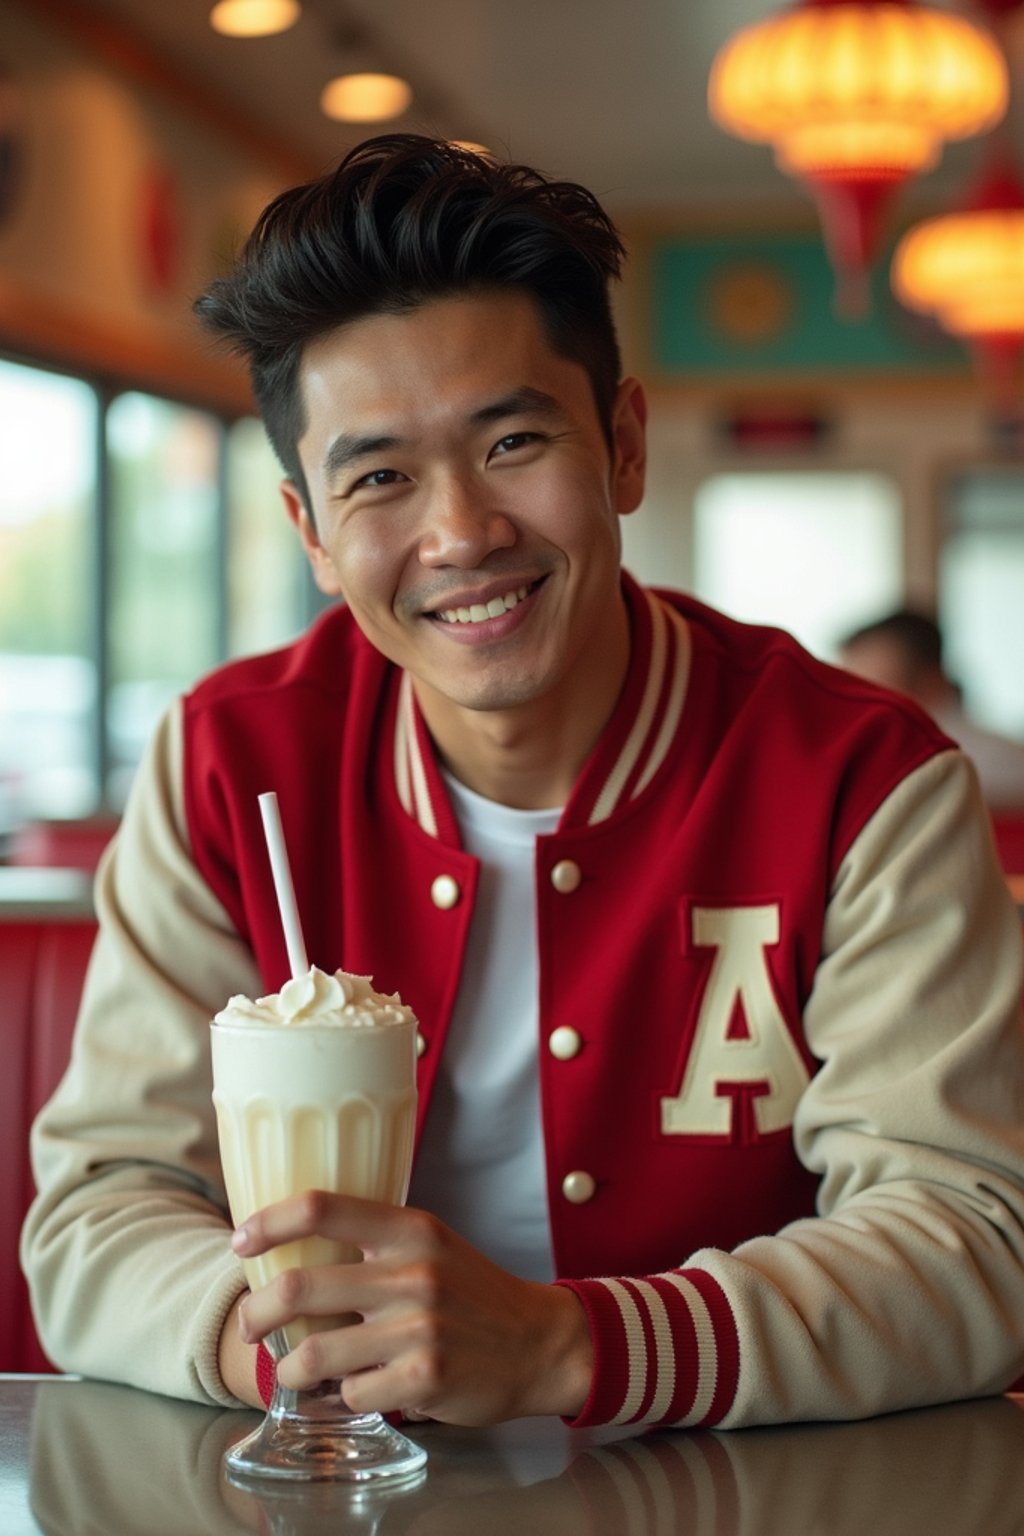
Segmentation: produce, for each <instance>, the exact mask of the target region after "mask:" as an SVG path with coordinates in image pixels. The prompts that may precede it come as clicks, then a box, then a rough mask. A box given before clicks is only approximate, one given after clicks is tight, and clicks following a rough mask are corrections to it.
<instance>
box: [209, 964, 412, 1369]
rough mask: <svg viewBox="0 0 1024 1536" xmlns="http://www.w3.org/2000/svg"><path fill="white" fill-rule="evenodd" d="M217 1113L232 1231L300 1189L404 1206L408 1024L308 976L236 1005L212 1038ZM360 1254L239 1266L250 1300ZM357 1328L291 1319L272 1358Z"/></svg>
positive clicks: (346, 985) (345, 985) (285, 1250)
mask: <svg viewBox="0 0 1024 1536" xmlns="http://www.w3.org/2000/svg"><path fill="white" fill-rule="evenodd" d="M211 1050H212V1058H213V1083H214V1089H213V1102H214V1106H215V1108H216V1112H217V1131H218V1136H219V1140H220V1153H221V1163H222V1166H223V1170H224V1183H225V1187H226V1189H227V1195H228V1203H229V1205H230V1207H231V1219H232V1221H233V1222H234V1224H235V1225H236V1226H240V1225H241V1223H242V1222H244V1221H245V1219H246V1218H247V1217H248V1216H250V1215H251V1214H252V1212H253V1211H256V1210H259V1209H260V1208H261V1207H262V1206H265V1205H270V1204H272V1203H273V1202H274V1201H277V1200H284V1199H286V1198H287V1197H288V1196H291V1195H297V1194H301V1193H302V1192H303V1191H304V1190H307V1189H324V1190H329V1191H331V1192H333V1193H336V1194H345V1195H359V1196H361V1197H363V1198H364V1199H368V1200H382V1201H387V1202H389V1203H391V1204H394V1205H401V1204H402V1203H403V1202H404V1200H405V1197H406V1194H407V1191H408V1187H409V1175H410V1169H411V1164H412V1146H413V1130H414V1126H415V1119H416V1018H415V1015H414V1014H413V1012H412V1010H411V1009H410V1008H407V1007H405V1006H404V1005H403V1004H402V1002H401V1001H400V1000H399V998H398V997H397V996H392V997H388V996H384V995H382V994H381V993H379V992H376V991H375V990H374V988H373V986H372V985H371V983H370V981H369V980H368V979H367V978H366V977H364V976H350V975H348V974H347V973H346V972H344V971H337V972H336V973H335V974H334V975H333V976H331V975H327V974H326V973H325V972H324V971H321V970H318V969H317V968H316V967H315V966H313V967H312V968H311V969H310V970H309V972H308V974H306V975H302V976H298V977H296V978H295V979H293V980H292V981H289V982H287V983H286V984H285V986H284V987H282V989H281V991H280V992H279V993H276V994H274V995H273V996H270V997H261V998H258V999H257V1000H256V1001H255V1002H252V1001H251V1000H250V999H249V998H247V997H233V998H231V999H230V1001H229V1002H228V1005H227V1007H226V1008H224V1009H222V1011H221V1012H220V1013H218V1014H217V1015H216V1017H215V1019H214V1021H213V1025H212V1028H211ZM361 1258H362V1255H361V1253H360V1251H359V1250H358V1249H357V1248H352V1247H349V1246H347V1245H345V1244H342V1243H334V1242H331V1241H329V1240H328V1239H326V1238H321V1237H311V1238H305V1239H303V1240H301V1241H299V1242H294V1243H285V1244H282V1245H281V1246H280V1247H277V1248H273V1249H271V1250H270V1251H269V1252H268V1253H264V1254H260V1255H258V1256H257V1257H256V1258H250V1259H245V1260H243V1264H244V1269H245V1275H246V1279H247V1281H248V1283H249V1287H250V1289H253V1290H254V1289H257V1288H259V1287H261V1286H264V1285H267V1284H269V1282H270V1281H271V1280H273V1279H274V1278H275V1277H276V1276H277V1275H278V1274H280V1273H281V1271H282V1270H285V1269H292V1268H296V1267H302V1268H307V1267H310V1266H313V1265H318V1264H332V1265H334V1264H352V1263H358V1262H359V1261H360V1259H361ZM348 1321H354V1319H350V1318H346V1317H317V1318H301V1317H300V1318H296V1319H295V1320H294V1321H293V1322H292V1323H290V1324H289V1326H288V1327H287V1328H286V1329H284V1330H282V1332H283V1348H282V1341H281V1340H280V1339H278V1338H276V1337H275V1338H274V1339H273V1340H271V1341H269V1342H271V1345H272V1352H273V1353H275V1354H277V1355H280V1354H281V1353H283V1352H284V1350H285V1349H287V1350H290V1349H294V1348H295V1346H296V1345H297V1344H298V1343H299V1342H300V1340H301V1339H303V1338H305V1337H306V1335H307V1334H308V1333H312V1332H317V1331H321V1330H324V1329H329V1328H337V1327H339V1326H341V1325H342V1324H343V1323H345V1322H348Z"/></svg>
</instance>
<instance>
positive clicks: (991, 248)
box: [891, 145, 1024, 403]
mask: <svg viewBox="0 0 1024 1536" xmlns="http://www.w3.org/2000/svg"><path fill="white" fill-rule="evenodd" d="M891 278H892V287H893V292H894V293H895V294H896V297H897V298H898V299H899V300H900V302H901V303H902V304H905V305H906V306H907V307H908V308H909V309H914V310H917V311H918V312H919V313H922V314H925V315H928V316H930V317H931V318H932V319H935V320H937V321H938V323H939V324H940V325H941V326H942V328H943V329H944V330H946V331H948V332H949V333H950V334H951V335H953V336H956V337H959V338H960V339H961V340H962V341H964V342H966V343H967V344H968V345H969V346H970V347H971V348H972V349H973V351H974V354H975V357H976V359H977V362H978V367H979V370H980V372H981V374H982V377H983V379H984V380H985V382H986V384H987V385H988V388H989V390H990V391H991V393H992V394H993V395H994V396H995V397H996V399H997V400H998V401H999V402H1000V403H1008V402H1009V401H1010V400H1011V399H1012V398H1013V396H1014V394H1015V392H1016V373H1017V363H1018V359H1019V356H1020V353H1021V349H1022V347H1024V181H1022V179H1021V175H1020V173H1019V171H1018V170H1017V167H1016V165H1015V164H1014V162H1013V159H1012V156H1011V154H1010V151H1009V149H1008V148H1007V147H1006V146H1005V145H1000V146H998V147H997V148H996V150H995V151H994V153H993V155H992V157H991V158H990V160H989V163H988V165H987V167H986V169H985V170H984V172H983V173H982V176H981V177H980V179H979V180H978V182H977V184H976V185H975V186H974V187H973V189H972V190H971V191H970V192H969V193H968V196H967V198H966V199H965V201H964V204H963V206H962V207H961V208H959V209H957V210H955V211H954V212H952V213H947V214H943V215H942V216H941V217H938V218H933V219H925V220H923V221H922V222H921V223H920V224H916V225H914V226H913V227H912V228H911V229H909V230H908V231H907V233H906V234H905V235H904V236H903V238H902V239H901V240H900V241H899V243H898V245H897V246H896V250H895V252H894V253H893V259H892V273H891Z"/></svg>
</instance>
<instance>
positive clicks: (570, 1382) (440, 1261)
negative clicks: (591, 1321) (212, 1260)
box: [234, 1190, 592, 1425]
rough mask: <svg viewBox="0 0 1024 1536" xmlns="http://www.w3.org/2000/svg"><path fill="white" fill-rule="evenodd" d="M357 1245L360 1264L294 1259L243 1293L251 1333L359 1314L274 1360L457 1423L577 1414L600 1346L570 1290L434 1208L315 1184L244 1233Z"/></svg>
mask: <svg viewBox="0 0 1024 1536" xmlns="http://www.w3.org/2000/svg"><path fill="white" fill-rule="evenodd" d="M313 1236H319V1237H325V1238H328V1239H329V1240H331V1241H333V1242H341V1243H349V1244H352V1245H354V1246H356V1247H358V1248H359V1249H360V1250H361V1252H362V1254H363V1262H362V1263H361V1264H345V1265H338V1266H330V1265H322V1266H318V1267H315V1268H309V1269H290V1270H286V1271H285V1272H284V1273H283V1274H281V1275H279V1276H278V1277H277V1279H276V1280H274V1281H273V1282H272V1283H271V1284H270V1285H268V1286H264V1287H263V1289H261V1290H259V1291H255V1292H253V1293H252V1294H251V1295H250V1296H247V1297H246V1298H245V1299H244V1301H243V1302H242V1305H241V1308H240V1312H239V1327H240V1331H241V1337H242V1339H243V1340H244V1341H245V1342H246V1343H249V1344H252V1343H256V1342H257V1341H258V1340H260V1339H263V1338H266V1336H267V1335H268V1334H269V1333H272V1332H273V1331H274V1329H276V1328H281V1327H284V1326H285V1325H286V1324H288V1323H289V1322H291V1321H292V1319H294V1318H296V1317H299V1316H305V1317H311V1318H316V1317H331V1316H337V1315H338V1314H339V1313H349V1314H351V1313H356V1314H358V1316H359V1317H360V1319H361V1321H360V1322H357V1323H355V1324H353V1325H351V1326H348V1327H342V1328H332V1329H329V1330H328V1331H326V1332H323V1333H314V1334H311V1335H310V1336H309V1337H308V1338H306V1339H304V1340H303V1341H302V1343H300V1344H299V1345H298V1346H297V1347H296V1348H295V1349H293V1350H292V1352H291V1353H290V1354H289V1355H286V1356H285V1358H284V1359H283V1360H281V1361H280V1362H279V1363H278V1368H277V1374H278V1380H279V1381H280V1382H281V1383H282V1385H283V1386H287V1387H291V1388H293V1389H297V1390H305V1389H308V1388H310V1387H313V1386H315V1385H316V1384H317V1382H320V1381H325V1380H328V1379H331V1378H344V1382H345V1386H344V1397H345V1401H346V1402H347V1404H348V1406H349V1407H350V1408H351V1409H352V1411H353V1412H359V1413H368V1412H371V1411H373V1410H374V1409H376V1410H377V1411H378V1412H381V1413H391V1412H394V1411H395V1410H401V1411H402V1412H404V1413H406V1414H408V1415H410V1416H412V1417H420V1416H423V1417H428V1418H432V1419H439V1420H441V1421H442V1422H444V1423H449V1424H466V1425H469V1424H495V1423H498V1422H500V1421H502V1420H504V1419H512V1418H518V1417H521V1416H523V1415H527V1414H563V1415H566V1416H571V1415H575V1414H576V1413H577V1412H578V1411H579V1409H580V1408H581V1407H582V1406H583V1403H584V1401H585V1400H586V1396H587V1393H588V1391H589V1389H590V1376H591V1370H592V1350H591V1341H590V1331H589V1327H588V1325H587V1321H586V1317H585V1315H584V1312H583V1308H582V1307H581V1305H580V1303H579V1302H578V1301H577V1299H576V1297H575V1296H574V1295H573V1293H572V1292H571V1291H569V1290H565V1289H563V1288H562V1287H560V1286H553V1285H538V1284H535V1283H534V1282H532V1281H527V1280H520V1279H517V1278H516V1277H515V1276H514V1275H510V1274H508V1273H506V1271H505V1270H502V1269H499V1268H498V1267H497V1265H495V1264H492V1263H491V1262H490V1260H489V1259H487V1258H485V1257H484V1256H483V1254H481V1253H479V1252H477V1250H476V1249H475V1248H473V1247H471V1246H470V1244H469V1243H467V1242H465V1241H464V1240H463V1239H462V1238H460V1237H458V1236H457V1235H456V1234H455V1233H454V1232H452V1231H451V1230H450V1228H448V1227H446V1226H444V1224H443V1223H442V1222H440V1221H438V1220H437V1219H436V1218H435V1217H433V1216H430V1215H428V1214H427V1213H426V1212H425V1211H417V1210H408V1209H404V1208H400V1207H398V1206H392V1205H382V1204H379V1203H377V1202H375V1201H369V1200H357V1199H354V1198H351V1197H349V1196H344V1195H330V1194H326V1193H324V1192H323V1191H320V1190H310V1191H307V1193H306V1194H304V1195H300V1196H298V1197H297V1198H295V1199H291V1200H282V1201H281V1202H280V1203H278V1204H277V1205H271V1206H267V1207H266V1209H264V1210H262V1211H258V1212H256V1213H255V1215H253V1216H251V1217H250V1218H249V1220H248V1221H247V1222H246V1223H245V1226H244V1227H243V1228H240V1229H239V1231H238V1232H237V1233H236V1234H235V1239H234V1247H235V1251H236V1253H238V1254H239V1255H240V1256H243V1257H247V1258H249V1257H252V1256H254V1255H255V1254H259V1253H263V1252H265V1251H266V1250H267V1249H268V1248H274V1247H276V1246H277V1245H278V1244H280V1243H286V1242H292V1241H294V1240H296V1239H299V1238H305V1237H313Z"/></svg>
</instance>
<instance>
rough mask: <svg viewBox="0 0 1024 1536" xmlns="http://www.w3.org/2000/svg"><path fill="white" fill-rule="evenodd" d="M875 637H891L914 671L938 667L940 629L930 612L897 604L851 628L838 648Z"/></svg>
mask: <svg viewBox="0 0 1024 1536" xmlns="http://www.w3.org/2000/svg"><path fill="white" fill-rule="evenodd" d="M875 638H879V639H885V640H892V641H893V642H894V643H895V644H896V645H897V646H898V647H899V650H900V653H901V655H902V656H903V657H904V658H905V660H906V662H907V664H908V666H909V667H910V668H911V669H912V670H913V671H914V672H915V673H917V674H920V673H922V672H941V670H942V631H941V630H940V629H939V626H938V624H937V623H936V622H935V620H934V619H933V618H932V617H931V615H930V614H927V613H922V612H921V611H920V610H919V609H915V608H898V609H897V610H896V611H895V612H894V613H888V614H886V615H885V617H884V618H881V619H875V620H874V622H873V623H871V624H864V625H862V626H861V628H860V629H855V630H854V631H853V633H852V634H849V635H847V636H846V638H845V639H844V640H843V641H842V644H841V649H842V650H846V649H847V647H849V646H851V645H856V644H857V642H858V641H859V640H874V639H875Z"/></svg>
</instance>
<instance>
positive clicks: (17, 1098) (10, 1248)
mask: <svg viewBox="0 0 1024 1536" xmlns="http://www.w3.org/2000/svg"><path fill="white" fill-rule="evenodd" d="M95 934H96V924H95V922H94V921H92V920H90V919H86V918H67V919H63V918H53V917H46V918H31V917H24V918H22V917H11V918H9V919H4V920H3V921H0V978H2V980H3V986H2V991H0V1024H2V1027H3V1034H4V1056H5V1058H6V1061H7V1067H6V1070H5V1071H4V1073H3V1076H2V1078H0V1098H2V1097H3V1095H5V1094H6V1099H5V1100H4V1101H3V1102H4V1105H5V1108H4V1112H3V1115H2V1116H0V1125H2V1127H3V1129H2V1131H0V1136H2V1141H0V1146H6V1148H7V1151H6V1153H3V1154H2V1157H3V1167H4V1171H5V1176H4V1178H3V1180H2V1181H0V1223H2V1226H0V1230H2V1233H3V1251H4V1254H5V1256H6V1257H5V1261H4V1263H3V1265H2V1266H0V1370H3V1371H51V1370H53V1366H52V1365H51V1363H50V1361H49V1360H47V1358H46V1356H45V1355H44V1354H43V1351H42V1348H41V1346H40V1344H39V1341H38V1339H37V1338H36V1331H35V1327H34V1326H33V1322H32V1314H31V1311H30V1308H29V1300H28V1287H27V1286H26V1284H25V1280H24V1278H23V1276H22V1274H21V1269H20V1267H19V1264H18V1237H19V1234H20V1231H21V1224H22V1221H23V1220H24V1217H25V1212H26V1211H27V1210H28V1207H29V1203H30V1202H31V1199H32V1196H33V1194H34V1186H33V1183H32V1172H31V1168H30V1166H29V1154H28V1136H29V1129H30V1127H31V1124H32V1120H33V1118H34V1117H35V1114H36V1111H37V1110H38V1109H39V1108H40V1107H41V1105H42V1104H43V1103H44V1102H45V1100H46V1099H47V1098H48V1097H49V1096H50V1094H51V1092H52V1091H53V1089H54V1088H55V1087H56V1086H57V1083H58V1081H59V1080H60V1078H61V1075H62V1074H63V1071H64V1068H65V1066H66V1064H67V1061H68V1057H69V1054H70V1049H71V1035H72V1031H73V1028H74V1022H75V1015H76V1014H77V1012H78V999H79V997H80V995H81V991H82V981H83V979H84V976H85V968H86V964H87V962H88V959H89V954H90V952H91V950H92V944H93V939H94V937H95Z"/></svg>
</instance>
